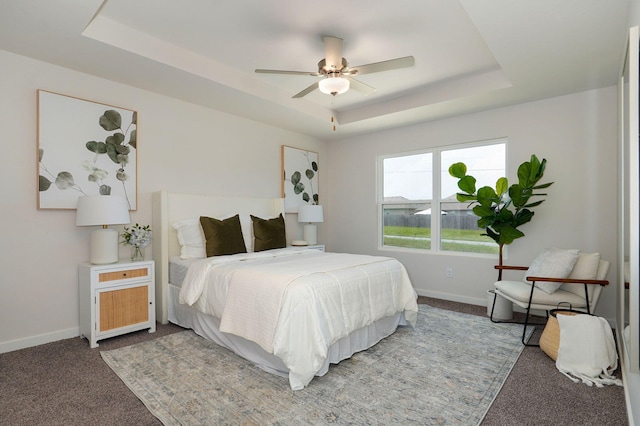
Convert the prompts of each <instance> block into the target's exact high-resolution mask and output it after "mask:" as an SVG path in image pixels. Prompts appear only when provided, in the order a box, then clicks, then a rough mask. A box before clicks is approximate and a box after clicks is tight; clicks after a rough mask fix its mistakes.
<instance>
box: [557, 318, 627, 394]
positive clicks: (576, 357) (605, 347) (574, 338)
mask: <svg viewBox="0 0 640 426" xmlns="http://www.w3.org/2000/svg"><path fill="white" fill-rule="evenodd" d="M557 319H558V325H559V326H560V344H559V347H558V359H557V361H556V367H557V368H558V370H559V371H560V372H561V373H562V374H564V375H565V376H567V377H568V378H569V379H571V380H573V381H574V382H575V383H579V382H580V381H582V383H585V384H587V385H589V386H592V385H593V384H595V385H596V386H597V387H602V386H603V385H618V386H622V381H621V380H620V379H617V378H615V377H614V376H612V374H611V373H613V372H614V371H615V369H616V368H617V367H618V354H617V352H616V345H615V341H614V340H613V332H612V331H611V326H610V325H609V323H608V322H607V320H605V319H604V318H600V317H595V316H591V315H558V316H557Z"/></svg>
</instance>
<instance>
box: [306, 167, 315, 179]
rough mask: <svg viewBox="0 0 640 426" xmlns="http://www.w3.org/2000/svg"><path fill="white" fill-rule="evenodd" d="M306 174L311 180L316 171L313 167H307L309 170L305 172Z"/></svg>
mask: <svg viewBox="0 0 640 426" xmlns="http://www.w3.org/2000/svg"><path fill="white" fill-rule="evenodd" d="M304 174H305V175H306V176H307V179H309V180H311V179H313V177H314V176H315V173H314V172H313V170H311V169H307V171H306V172H304Z"/></svg>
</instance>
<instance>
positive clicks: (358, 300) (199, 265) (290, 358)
mask: <svg viewBox="0 0 640 426" xmlns="http://www.w3.org/2000/svg"><path fill="white" fill-rule="evenodd" d="M276 276H277V277H278V278H279V279H274V277H276ZM180 302H181V303H185V304H188V305H193V306H194V307H196V308H197V309H198V310H199V311H201V312H203V313H206V314H209V315H213V316H216V317H218V318H220V319H221V330H222V331H225V332H231V333H233V334H236V335H239V336H241V337H243V338H246V339H247V340H250V341H253V342H255V343H257V344H259V345H260V346H261V347H262V348H263V349H265V351H266V352H268V353H272V354H274V355H276V356H277V357H278V358H280V359H282V361H283V362H284V364H285V365H286V366H287V368H288V369H289V381H290V384H291V387H292V388H293V389H302V388H303V387H304V386H306V385H307V384H308V383H309V382H310V381H311V379H312V378H313V376H314V375H315V373H316V372H317V371H318V370H319V369H320V368H321V367H322V366H323V365H324V364H325V361H326V358H327V352H328V348H329V346H331V345H332V344H333V343H335V342H336V341H338V340H339V339H341V338H343V337H345V336H347V335H348V334H349V333H351V332H352V331H354V330H356V329H359V328H363V327H366V326H368V325H371V324H372V323H373V322H374V321H376V320H378V319H381V318H385V317H389V316H393V315H395V314H396V313H398V312H404V316H405V319H406V320H407V322H409V323H410V324H412V325H413V324H415V319H416V315H417V303H416V293H415V291H414V289H413V287H412V286H411V282H410V280H409V278H408V276H407V273H406V271H405V269H404V267H403V266H402V264H400V263H399V262H398V261H397V260H395V259H391V258H386V257H379V256H362V255H348V254H338V253H324V252H320V251H316V250H308V249H282V250H269V251H266V252H258V253H243V254H238V255H232V256H223V257H212V258H208V259H202V260H198V261H195V262H194V263H193V264H192V265H191V266H190V268H189V270H188V272H187V275H186V277H185V280H184V283H183V285H182V288H181V291H180Z"/></svg>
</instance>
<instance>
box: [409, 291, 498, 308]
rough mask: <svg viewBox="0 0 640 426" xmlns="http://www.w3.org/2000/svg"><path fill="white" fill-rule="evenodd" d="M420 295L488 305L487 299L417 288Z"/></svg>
mask: <svg viewBox="0 0 640 426" xmlns="http://www.w3.org/2000/svg"><path fill="white" fill-rule="evenodd" d="M416 293H418V296H424V297H433V298H434V299H442V300H450V301H452V302H460V303H468V304H470V305H478V306H487V299H486V297H485V298H478V297H467V296H460V295H459V294H452V293H441V292H438V291H431V290H422V289H416Z"/></svg>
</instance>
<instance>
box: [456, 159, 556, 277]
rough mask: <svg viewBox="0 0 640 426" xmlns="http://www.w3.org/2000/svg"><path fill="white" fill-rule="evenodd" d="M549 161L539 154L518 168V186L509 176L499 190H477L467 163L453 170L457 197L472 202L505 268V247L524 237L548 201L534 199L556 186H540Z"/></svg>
mask: <svg viewBox="0 0 640 426" xmlns="http://www.w3.org/2000/svg"><path fill="white" fill-rule="evenodd" d="M546 164H547V160H546V159H544V158H543V159H542V161H540V160H538V157H536V156H535V155H532V156H531V159H530V160H529V161H525V162H524V163H522V164H521V165H520V167H518V183H514V184H513V185H511V186H509V181H508V180H507V178H506V177H501V178H499V179H498V180H497V182H496V187H495V188H492V187H490V186H483V187H481V188H478V189H477V190H476V178H474V177H473V176H470V175H468V174H467V166H466V165H465V164H464V163H455V164H452V165H451V166H450V167H449V174H450V175H451V176H453V177H455V178H457V179H458V188H460V190H461V191H462V192H458V193H457V194H456V198H457V200H458V201H459V202H463V203H464V202H470V205H473V206H474V207H473V213H474V214H475V215H476V216H478V217H479V219H478V226H479V227H480V228H483V229H484V230H485V232H486V233H485V234H482V235H487V236H488V237H489V238H491V239H492V240H493V241H495V242H496V244H498V249H499V260H498V262H499V265H500V266H502V250H503V247H504V246H505V245H509V244H511V243H512V242H513V241H514V240H515V239H517V238H521V237H524V233H523V232H522V231H521V230H519V229H518V228H519V227H520V226H521V225H524V224H525V223H527V222H529V221H531V218H533V215H534V212H533V211H532V210H531V209H532V208H534V207H536V206H539V205H540V204H542V203H543V202H544V200H540V199H538V200H537V201H533V200H532V197H542V196H546V195H547V194H546V193H540V192H537V191H539V190H541V189H545V188H548V187H550V186H551V185H553V182H550V183H543V184H538V182H539V181H540V179H542V176H543V175H544V169H545V167H546ZM498 271H499V272H498V280H500V279H502V269H498Z"/></svg>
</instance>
